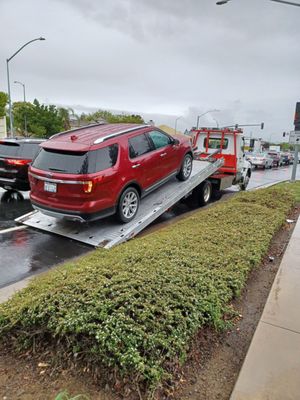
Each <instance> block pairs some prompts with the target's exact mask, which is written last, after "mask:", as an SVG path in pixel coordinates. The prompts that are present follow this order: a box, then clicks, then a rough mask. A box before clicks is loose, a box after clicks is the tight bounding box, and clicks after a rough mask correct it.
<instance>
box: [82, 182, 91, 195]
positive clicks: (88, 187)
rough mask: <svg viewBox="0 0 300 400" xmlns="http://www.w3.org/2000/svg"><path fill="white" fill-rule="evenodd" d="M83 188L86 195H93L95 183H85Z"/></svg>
mask: <svg viewBox="0 0 300 400" xmlns="http://www.w3.org/2000/svg"><path fill="white" fill-rule="evenodd" d="M82 186H83V191H84V193H91V191H92V190H93V181H86V182H83V185H82Z"/></svg>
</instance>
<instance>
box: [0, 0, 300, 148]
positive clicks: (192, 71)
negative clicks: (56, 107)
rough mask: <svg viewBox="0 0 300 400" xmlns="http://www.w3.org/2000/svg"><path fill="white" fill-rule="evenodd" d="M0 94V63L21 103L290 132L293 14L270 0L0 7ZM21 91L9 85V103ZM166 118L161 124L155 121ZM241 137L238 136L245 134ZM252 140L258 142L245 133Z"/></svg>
mask: <svg viewBox="0 0 300 400" xmlns="http://www.w3.org/2000/svg"><path fill="white" fill-rule="evenodd" d="M0 12H1V24H0V34H1V37H5V40H4V41H2V43H1V49H0V59H1V60H2V62H0V90H6V71H5V59H6V58H7V57H9V56H10V55H11V54H12V53H13V52H14V51H15V50H16V49H17V48H18V47H19V46H20V45H22V44H23V43H24V42H26V41H27V40H30V39H31V38H33V37H38V36H40V35H45V37H46V38H47V40H46V42H36V43H33V44H32V45H30V46H28V47H27V48H25V49H24V50H23V51H22V52H21V53H20V54H18V56H16V58H15V59H13V60H12V61H11V63H10V70H11V79H12V81H13V80H20V81H24V82H25V83H26V85H27V86H26V87H27V92H28V98H29V99H31V100H32V99H33V98H34V97H37V98H39V99H40V100H41V101H47V102H52V103H57V104H58V103H59V104H65V105H68V104H70V105H72V104H82V106H80V107H84V108H85V109H86V110H92V109H95V108H109V109H115V110H124V111H134V112H140V113H144V114H145V115H150V116H151V115H152V116H158V118H156V119H157V120H159V123H160V121H162V122H163V120H164V118H165V122H168V123H169V124H172V123H173V121H174V120H175V118H176V116H179V115H182V117H183V118H182V119H180V120H179V121H178V126H179V127H180V129H182V130H184V129H185V128H186V127H190V125H191V123H195V122H194V121H195V120H196V119H197V115H199V114H201V113H203V112H205V111H206V110H209V109H215V108H218V109H220V110H221V112H219V113H216V114H214V115H213V116H210V115H207V116H205V117H203V119H201V121H202V122H203V124H204V123H206V124H215V121H214V120H213V117H214V118H216V119H217V120H218V122H219V123H220V125H229V124H231V123H252V122H258V123H259V122H261V121H265V124H266V131H265V132H264V133H263V135H265V137H266V138H267V137H269V135H270V134H271V133H272V134H273V136H272V137H274V138H277V139H278V140H279V139H280V135H281V132H282V131H285V130H290V129H292V128H293V126H292V118H293V113H294V107H295V102H296V101H297V100H300V99H299V97H300V96H299V89H300V84H299V82H300V79H299V67H298V65H299V63H300V52H299V43H300V29H299V24H298V20H299V15H300V9H298V8H296V7H291V6H285V5H280V4H276V3H273V2H271V1H269V0H232V2H231V3H230V4H228V5H227V6H222V7H218V6H216V5H215V1H214V0H202V1H199V0H160V1H158V0H147V1H146V0H116V1H113V2H112V1H109V0H101V1H96V0H60V1H58V0H52V1H51V0H39V1H38V0H23V1H21V0H10V1H8V0H2V1H1V0H0ZM20 89H21V88H20V87H17V86H15V85H12V98H13V100H20V99H21V96H22V93H21V90H20ZM164 116H165V117H164ZM247 132H248V133H249V132H250V129H249V130H246V133H247ZM253 134H254V135H255V134H257V135H259V136H261V135H262V132H260V131H259V130H256V129H255V128H254V129H253Z"/></svg>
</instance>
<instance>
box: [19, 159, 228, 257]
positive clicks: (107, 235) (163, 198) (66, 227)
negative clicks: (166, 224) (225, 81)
mask: <svg viewBox="0 0 300 400" xmlns="http://www.w3.org/2000/svg"><path fill="white" fill-rule="evenodd" d="M222 165H223V159H219V160H216V161H214V162H210V161H196V160H194V162H193V170H192V174H191V176H190V178H189V179H188V180H187V181H184V182H179V181H178V180H177V179H176V178H175V177H174V178H173V179H171V180H170V181H169V182H167V183H166V184H164V185H163V186H162V187H160V188H159V189H157V190H155V191H154V192H152V193H151V194H149V195H148V196H146V197H145V198H143V199H142V200H141V203H140V207H139V210H138V214H137V216H136V217H135V218H134V220H132V221H131V222H129V223H127V224H125V225H122V224H120V223H119V222H117V221H115V219H114V218H113V217H109V218H106V219H101V220H98V221H95V222H90V223H80V222H75V221H67V220H63V219H56V218H53V217H50V216H47V215H45V214H42V213H41V212H40V211H33V212H31V213H29V214H25V215H22V216H21V217H18V218H16V219H15V221H16V222H18V223H20V224H24V225H27V226H29V227H32V228H36V229H40V230H43V231H46V232H50V233H54V234H57V235H60V236H63V237H66V238H70V239H73V240H77V241H80V242H82V243H85V244H88V245H91V246H95V247H103V248H105V249H110V248H111V247H113V246H116V245H117V244H120V243H122V242H125V241H127V240H129V239H131V238H133V237H134V236H136V235H137V234H138V233H139V232H141V231H142V230H143V229H144V228H145V227H146V226H148V225H149V224H151V222H153V221H154V220H155V219H156V218H158V217H159V216H160V215H162V214H163V213H164V212H165V211H167V210H168V209H169V208H170V207H172V206H173V205H174V204H176V203H177V202H178V201H179V200H181V199H182V198H184V197H186V196H187V195H188V194H189V193H190V192H191V191H192V190H193V189H194V188H195V187H196V186H198V185H199V184H200V183H201V182H203V181H204V180H205V179H207V178H208V177H209V176H210V175H212V174H214V173H215V172H216V171H217V170H218V169H219V168H220V167H221V166H222Z"/></svg>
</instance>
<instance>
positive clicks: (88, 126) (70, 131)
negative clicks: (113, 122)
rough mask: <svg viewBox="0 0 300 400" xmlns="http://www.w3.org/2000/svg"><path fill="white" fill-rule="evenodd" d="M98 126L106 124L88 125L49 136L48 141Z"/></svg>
mask: <svg viewBox="0 0 300 400" xmlns="http://www.w3.org/2000/svg"><path fill="white" fill-rule="evenodd" d="M100 125H107V124H106V123H104V122H99V123H97V124H90V125H84V126H79V127H78V128H74V129H69V130H67V131H63V132H59V133H55V134H54V135H52V136H50V138H49V139H53V138H55V137H58V136H62V135H65V134H67V133H72V132H76V131H80V130H82V129H86V128H93V127H95V126H100Z"/></svg>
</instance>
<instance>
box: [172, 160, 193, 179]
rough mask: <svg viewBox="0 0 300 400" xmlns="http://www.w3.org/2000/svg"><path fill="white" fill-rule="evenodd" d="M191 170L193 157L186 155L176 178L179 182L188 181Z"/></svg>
mask: <svg viewBox="0 0 300 400" xmlns="http://www.w3.org/2000/svg"><path fill="white" fill-rule="evenodd" d="M192 168H193V157H192V156H191V155H190V154H186V155H185V156H184V159H183V161H182V164H181V168H180V171H179V173H178V175H177V176H176V178H177V179H178V180H179V181H186V180H188V179H189V177H190V176H191V173H192Z"/></svg>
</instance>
